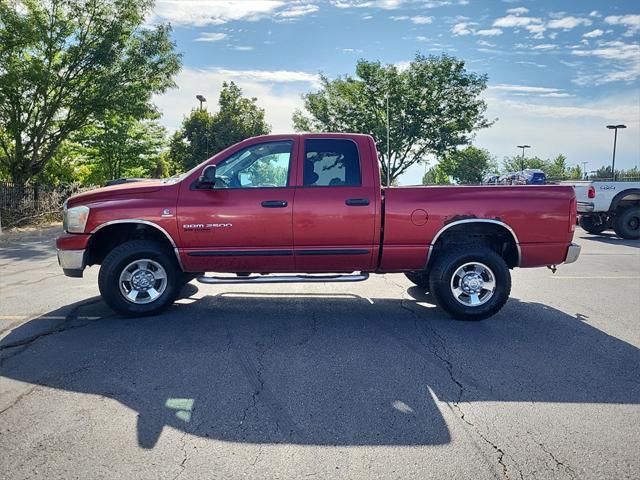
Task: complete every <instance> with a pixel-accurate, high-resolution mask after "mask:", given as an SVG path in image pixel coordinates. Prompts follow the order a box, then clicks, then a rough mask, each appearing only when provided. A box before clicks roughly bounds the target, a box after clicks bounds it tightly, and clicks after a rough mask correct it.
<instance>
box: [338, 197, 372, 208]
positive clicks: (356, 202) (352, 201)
mask: <svg viewBox="0 0 640 480" xmlns="http://www.w3.org/2000/svg"><path fill="white" fill-rule="evenodd" d="M344 203H345V204H346V205H349V206H350V207H364V206H367V205H369V199H368V198H349V199H347V200H345V202H344Z"/></svg>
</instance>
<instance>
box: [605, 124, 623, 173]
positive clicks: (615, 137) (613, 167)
mask: <svg viewBox="0 0 640 480" xmlns="http://www.w3.org/2000/svg"><path fill="white" fill-rule="evenodd" d="M607 128H608V129H609V130H613V131H614V134H613V160H612V161H611V176H612V177H613V181H614V182H615V180H616V143H617V141H618V129H619V128H627V126H626V125H607Z"/></svg>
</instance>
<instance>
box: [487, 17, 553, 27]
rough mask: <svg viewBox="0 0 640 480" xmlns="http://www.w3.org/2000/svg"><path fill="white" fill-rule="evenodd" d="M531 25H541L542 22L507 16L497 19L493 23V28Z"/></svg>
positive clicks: (538, 19)
mask: <svg viewBox="0 0 640 480" xmlns="http://www.w3.org/2000/svg"><path fill="white" fill-rule="evenodd" d="M532 23H542V20H541V19H540V18H537V17H522V16H519V15H507V16H506V17H502V18H498V19H496V20H495V21H494V22H493V26H494V27H504V28H510V27H526V26H527V25H531V24H532Z"/></svg>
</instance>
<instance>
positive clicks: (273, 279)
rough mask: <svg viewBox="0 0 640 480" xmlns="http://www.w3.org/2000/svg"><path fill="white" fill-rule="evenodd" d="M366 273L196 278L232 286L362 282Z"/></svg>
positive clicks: (199, 280) (202, 281) (201, 280)
mask: <svg viewBox="0 0 640 480" xmlns="http://www.w3.org/2000/svg"><path fill="white" fill-rule="evenodd" d="M367 278H369V274H368V273H358V274H351V275H254V276H252V277H207V276H204V275H203V276H201V277H198V278H196V280H198V282H200V283H206V284H209V285H233V284H236V283H237V284H241V283H321V282H362V281H364V280H366V279H367Z"/></svg>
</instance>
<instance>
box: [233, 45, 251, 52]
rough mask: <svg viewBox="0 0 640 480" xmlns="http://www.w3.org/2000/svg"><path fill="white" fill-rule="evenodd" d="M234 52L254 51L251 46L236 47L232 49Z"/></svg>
mask: <svg viewBox="0 0 640 480" xmlns="http://www.w3.org/2000/svg"><path fill="white" fill-rule="evenodd" d="M231 48H232V49H233V50H238V51H239V52H250V51H251V50H253V47H252V46H251V45H235V46H232V47H231Z"/></svg>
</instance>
